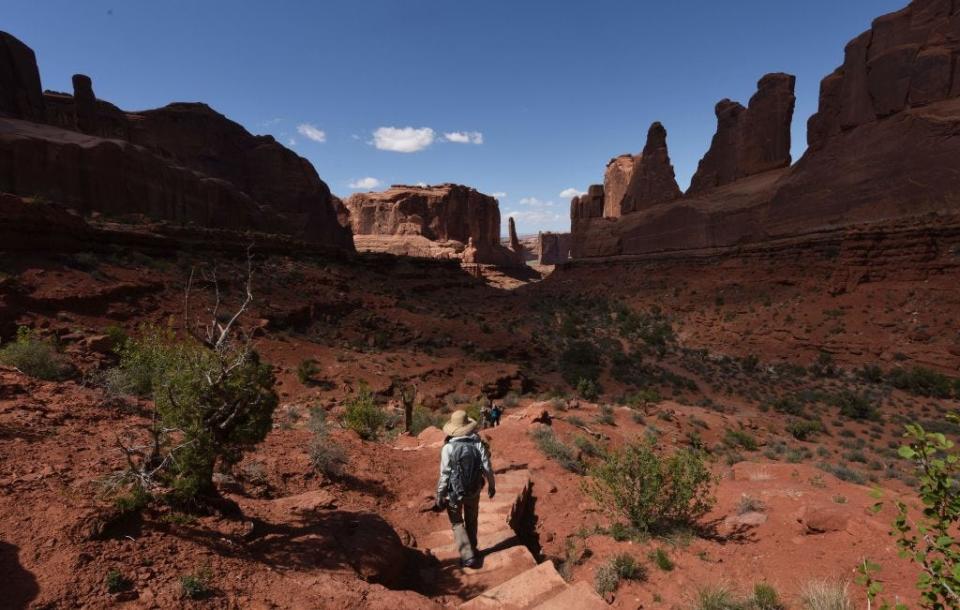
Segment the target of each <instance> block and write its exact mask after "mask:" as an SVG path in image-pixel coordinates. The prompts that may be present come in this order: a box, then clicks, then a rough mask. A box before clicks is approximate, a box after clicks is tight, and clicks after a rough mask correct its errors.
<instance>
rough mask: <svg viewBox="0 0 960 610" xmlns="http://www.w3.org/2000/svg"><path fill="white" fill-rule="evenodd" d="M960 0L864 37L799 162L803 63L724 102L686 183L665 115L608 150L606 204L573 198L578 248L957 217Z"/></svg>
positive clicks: (588, 253)
mask: <svg viewBox="0 0 960 610" xmlns="http://www.w3.org/2000/svg"><path fill="white" fill-rule="evenodd" d="M956 4H957V3H955V2H950V1H948V0H914V1H913V2H912V3H911V4H910V5H909V6H907V7H906V8H904V9H902V10H900V11H897V12H895V13H891V14H889V15H885V16H882V17H879V18H877V19H876V20H874V22H873V25H872V27H871V29H870V30H869V31H867V32H864V33H863V34H861V35H860V36H858V37H856V38H854V39H853V40H852V41H851V42H850V43H849V44H848V45H847V47H846V49H845V51H844V58H843V64H842V65H841V66H840V67H839V68H837V69H836V70H835V71H834V72H833V73H832V74H830V75H828V76H827V77H826V78H824V79H823V81H822V82H821V84H820V100H819V108H818V110H817V112H816V114H814V115H813V116H812V117H810V119H809V121H808V123H807V141H808V144H809V147H808V149H807V151H806V152H805V153H804V155H803V157H802V158H801V159H800V160H799V161H798V162H797V163H796V164H794V165H792V166H791V165H790V163H791V157H790V125H791V121H792V117H793V111H794V102H795V98H794V85H795V78H794V77H793V76H792V75H789V74H784V73H773V74H767V75H765V76H763V77H762V78H761V79H760V80H759V82H758V83H757V91H756V93H755V94H754V95H753V96H752V97H751V98H750V100H749V102H748V103H747V106H746V107H744V106H743V105H742V104H740V103H738V102H735V101H731V100H728V99H725V100H721V101H720V102H719V103H718V104H717V105H716V107H715V114H716V117H717V130H716V133H715V135H714V136H713V139H712V141H711V143H710V147H709V149H708V150H707V152H706V154H704V156H703V158H702V159H701V160H700V163H699V165H698V167H697V171H696V173H695V174H694V176H693V178H692V180H691V183H690V188H689V189H688V190H687V192H686V193H684V194H680V192H679V189H676V188H675V180H673V170H672V167H671V166H670V161H669V156H668V155H667V148H666V132H665V130H664V131H661V130H662V127H659V124H656V123H655V124H654V125H653V126H651V129H650V134H648V137H647V144H646V146H645V147H644V152H643V153H642V154H640V155H637V156H630V155H624V156H620V157H616V158H614V159H613V160H612V161H611V162H610V163H608V164H607V168H606V172H605V176H604V185H605V191H606V197H605V199H604V202H603V205H602V206H601V208H600V209H601V210H602V212H601V213H598V212H597V210H598V208H597V202H596V197H589V196H588V197H586V198H585V197H580V198H574V200H573V201H572V202H571V205H570V216H571V232H572V238H571V239H572V245H571V250H572V254H573V256H574V258H604V257H611V256H623V255H649V254H654V253H660V252H681V251H690V252H696V251H711V252H714V251H716V249H717V248H731V247H733V246H737V247H740V246H743V245H745V244H751V243H761V242H768V241H770V240H776V239H782V238H789V237H796V236H802V235H809V234H812V233H813V232H818V231H819V232H823V231H840V230H844V228H847V227H855V226H867V225H871V224H877V223H881V224H882V223H894V222H904V221H919V220H920V219H926V221H925V222H933V223H937V222H947V221H950V222H953V221H956V220H957V217H958V215H960V181H957V180H956V179H954V178H953V177H954V176H956V175H958V174H960V5H958V6H954V5H956ZM661 134H662V137H661ZM625 185H626V186H625ZM585 199H586V200H585ZM938 218H939V219H942V220H937V219H938ZM949 219H953V220H949Z"/></svg>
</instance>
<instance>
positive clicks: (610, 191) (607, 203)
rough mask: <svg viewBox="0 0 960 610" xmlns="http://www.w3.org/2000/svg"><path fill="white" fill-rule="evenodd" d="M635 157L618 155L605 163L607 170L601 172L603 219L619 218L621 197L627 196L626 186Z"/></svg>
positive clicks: (631, 173) (631, 172) (628, 182)
mask: <svg viewBox="0 0 960 610" xmlns="http://www.w3.org/2000/svg"><path fill="white" fill-rule="evenodd" d="M635 162H636V157H634V156H633V155H630V154H627V155H620V156H619V157H614V158H613V159H610V161H608V162H607V169H606V170H605V171H604V172H603V216H604V217H605V218H619V217H620V216H621V215H622V213H621V207H620V206H621V204H622V203H623V197H624V195H626V194H627V186H628V185H629V184H630V177H631V176H632V175H633V166H634V163H635Z"/></svg>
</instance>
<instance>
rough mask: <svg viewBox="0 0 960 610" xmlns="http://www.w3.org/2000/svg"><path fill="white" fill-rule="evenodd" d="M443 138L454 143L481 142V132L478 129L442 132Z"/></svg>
mask: <svg viewBox="0 0 960 610" xmlns="http://www.w3.org/2000/svg"><path fill="white" fill-rule="evenodd" d="M443 139H444V140H446V141H447V142H455V143H456V144H483V134H482V133H480V132H479V131H451V132H449V133H445V134H443Z"/></svg>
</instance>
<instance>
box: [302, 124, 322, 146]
mask: <svg viewBox="0 0 960 610" xmlns="http://www.w3.org/2000/svg"><path fill="white" fill-rule="evenodd" d="M297 133H299V134H300V135H302V136H303V137H305V138H307V139H308V140H313V141H314V142H326V141H327V133H326V132H325V131H323V130H322V129H317V127H316V126H314V125H311V124H310V123H300V124H299V125H297Z"/></svg>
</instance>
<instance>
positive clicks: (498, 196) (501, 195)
mask: <svg viewBox="0 0 960 610" xmlns="http://www.w3.org/2000/svg"><path fill="white" fill-rule="evenodd" d="M492 196H493V197H494V198H495V199H506V198H507V194H506V193H504V192H503V191H497V192H496V193H493V194H492Z"/></svg>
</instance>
